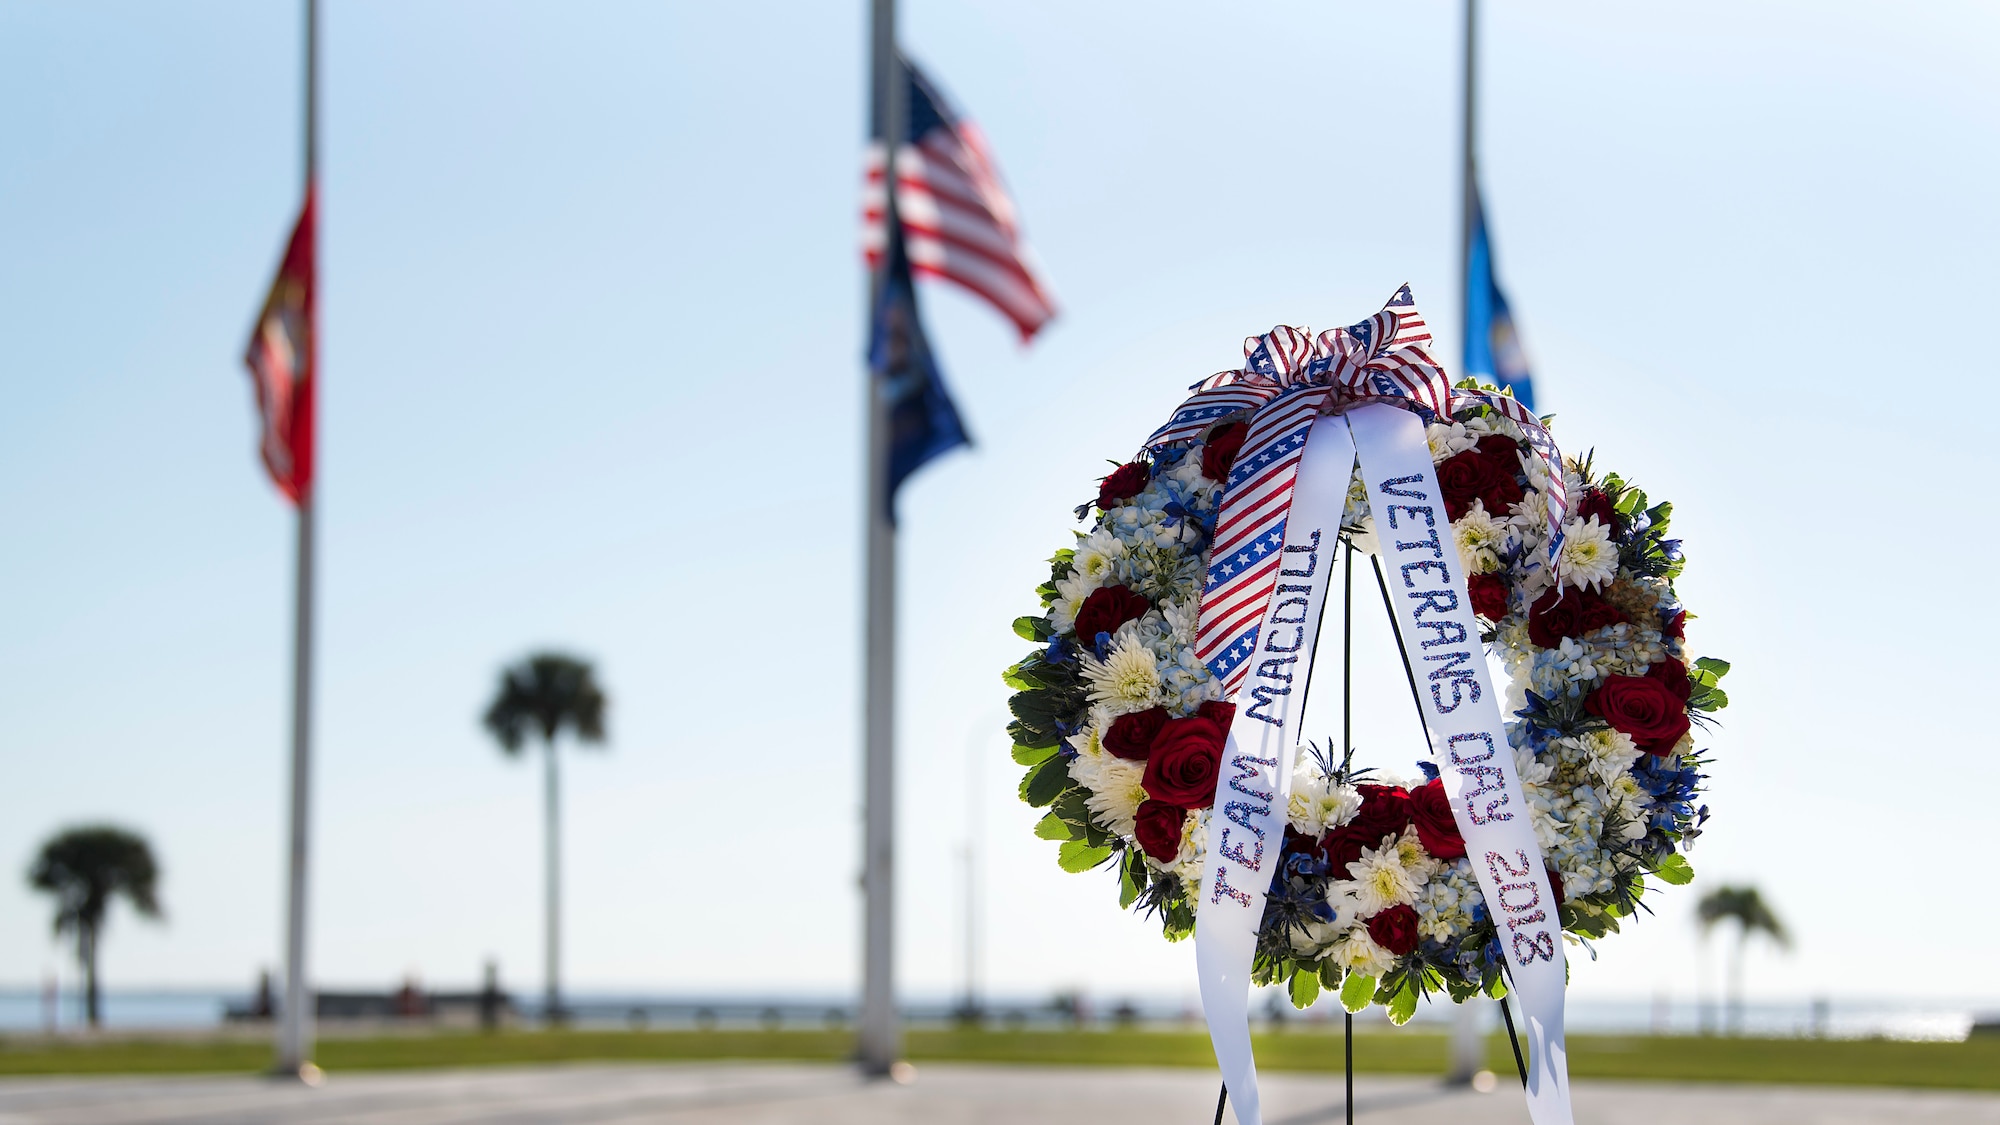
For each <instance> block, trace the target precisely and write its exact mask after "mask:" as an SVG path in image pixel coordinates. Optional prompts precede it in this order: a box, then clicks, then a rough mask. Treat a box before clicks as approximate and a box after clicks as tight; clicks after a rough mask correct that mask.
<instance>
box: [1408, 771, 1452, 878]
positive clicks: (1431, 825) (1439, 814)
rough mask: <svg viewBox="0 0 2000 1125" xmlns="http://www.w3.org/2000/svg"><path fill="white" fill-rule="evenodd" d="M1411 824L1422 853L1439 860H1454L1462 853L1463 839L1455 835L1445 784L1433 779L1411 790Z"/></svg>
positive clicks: (1449, 799) (1449, 800)
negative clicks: (1422, 846)
mask: <svg viewBox="0 0 2000 1125" xmlns="http://www.w3.org/2000/svg"><path fill="white" fill-rule="evenodd" d="M1410 822H1411V823H1412V824H1415V825H1416V826H1417V839H1418V840H1420V841H1422V843H1423V845H1424V850H1425V851H1427V852H1429V853H1431V854H1432V855H1433V856H1436V857H1437V858H1439V859H1457V858H1458V857H1460V856H1462V855H1464V854H1465V837H1463V836H1460V835H1459V834H1458V821H1457V820H1456V819H1454V818H1453V817H1452V815H1451V798H1450V797H1447V796H1445V792H1444V782H1443V781H1442V780H1438V779H1433V780H1432V781H1431V782H1430V783H1429V784H1427V785H1420V786H1418V787H1417V788H1415V789H1412V790H1410Z"/></svg>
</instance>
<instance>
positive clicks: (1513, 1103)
mask: <svg viewBox="0 0 2000 1125" xmlns="http://www.w3.org/2000/svg"><path fill="white" fill-rule="evenodd" d="M1355 1089H1356V1097H1355V1109H1356V1114H1355V1120H1356V1121H1358V1122H1360V1121H1365V1122H1370V1123H1374V1125H1390V1123H1395V1125H1489V1123H1490V1125H1503V1123H1504V1125H1525V1123H1526V1122H1527V1120H1528V1117H1527V1113H1526V1111H1525V1110H1524V1108H1523V1106H1522V1102H1521V1096H1520V1091H1519V1089H1518V1088H1512V1087H1510V1085H1509V1084H1507V1083H1505V1082H1503V1083H1501V1084H1500V1086H1499V1088H1498V1089H1496V1090H1495V1091H1494V1092H1493V1093H1490V1094H1477V1093H1472V1092H1470V1091H1447V1090H1445V1089H1442V1088H1441V1087H1439V1086H1438V1085H1437V1084H1436V1083H1435V1082H1432V1081H1428V1080H1424V1079H1412V1078H1384V1077H1366V1078H1362V1079H1358V1080H1357V1082H1356V1084H1355ZM1264 1091H1265V1093H1264V1098H1265V1107H1266V1108H1265V1121H1266V1122H1267V1123H1268V1125H1339V1123H1340V1122H1341V1121H1342V1120H1343V1119H1344V1115H1343V1112H1342V1100H1341V1099H1342V1094H1341V1079H1340V1076H1339V1075H1334V1076H1331V1077H1327V1076H1321V1075H1313V1076H1303V1075H1287V1074H1274V1075H1268V1076H1266V1078H1265V1081H1264ZM1215 1092H1216V1085H1215V1078H1214V1076H1213V1075H1210V1074H1206V1073H1203V1072H1200V1071H1192V1070H1111V1069H1074V1070H1065V1069H1054V1068H1043V1067H1002V1066H962V1065H943V1064H936V1065H926V1066H923V1067H921V1068H920V1069H919V1071H918V1073H917V1075H916V1080H915V1081H914V1082H913V1083H911V1084H910V1085H907V1086H897V1085H894V1084H891V1083H886V1082H883V1083H864V1082H861V1081H859V1080H858V1079H856V1078H855V1077H854V1076H853V1075H852V1073H851V1072H849V1071H847V1070H845V1069H842V1068H833V1067H824V1066H773V1065H762V1064H743V1065H730V1064H699V1065H682V1064H674V1065H601V1064H589V1065H568V1066H543V1067H518V1068H514V1067H509V1068H492V1069H481V1070H461V1071H443V1072H439V1071H429V1072H410V1073H379V1072H378V1073H369V1074H335V1075H332V1076H330V1077H329V1078H328V1079H327V1081H326V1084H325V1085H324V1086H323V1087H321V1088H319V1089H316V1090H310V1089H305V1088H303V1087H300V1086H297V1085H288V1084H281V1083H277V1082H271V1081H267V1080H262V1079H255V1078H201V1077H171V1078H12V1079H4V1080H0V1125H31V1123H32V1125H140V1123H147V1125H151V1123H174V1125H194V1123H201V1125H253V1123H254V1125H266V1123H270V1125H347V1123H361V1122H367V1123H371V1125H373V1123H379V1125H460V1123H471V1122H481V1123H494V1125H544V1123H547V1125H556V1123H562V1125H569V1123H578V1125H584V1123H587V1125H637V1123H639V1122H666V1123H669V1125H863V1123H867V1125H918V1123H922V1125H1029V1123H1034V1125H1042V1123H1046V1122H1061V1123H1063V1125H1125V1123H1127V1122H1130V1123H1133V1125H1141V1123H1143V1125H1208V1123H1209V1121H1210V1120H1211V1119H1212V1116H1213V1114H1214V1111H1215ZM1576 1109H1577V1114H1576V1117H1577V1121H1578V1122H1579V1123H1580V1125H1641V1123H1653V1122H1672V1123H1674V1125H1684V1123H1699V1125H1750V1123H1752V1122H1755V1123H1757V1125H1769V1123H1777V1122H1783V1123H1788V1125H1789V1123H1798V1125H1888V1123H1891V1122H1896V1123H1903V1122H1914V1123H1921V1125H1946V1123H1951V1125H1958V1123H1968V1125H1970V1123H1979V1125H2000V1095H1995V1094H1978V1093H1961V1092H1948V1091H1903V1090H1874V1089H1865V1088H1854V1089H1845V1088H1831V1087H1770V1086H1727V1085H1716V1086H1703V1085H1661V1084H1644V1083H1611V1082H1594V1083H1593V1082H1585V1083H1579V1084H1578V1086H1577V1089H1576ZM1231 1120H1233V1118H1232V1119H1231Z"/></svg>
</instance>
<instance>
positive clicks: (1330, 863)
mask: <svg viewBox="0 0 2000 1125" xmlns="http://www.w3.org/2000/svg"><path fill="white" fill-rule="evenodd" d="M1381 842H1382V840H1381V838H1380V837H1377V838H1375V839H1373V840H1370V841H1368V846H1369V847H1371V848H1372V847H1375V846H1376V845H1377V844H1380V843H1381ZM1319 854H1321V855H1323V856H1325V857H1326V866H1327V868H1328V870H1330V871H1332V872H1333V877H1334V878H1336V879H1345V878H1347V877H1348V876H1349V875H1350V874H1351V872H1349V871H1348V870H1347V865H1348V864H1350V863H1353V862H1354V861H1356V860H1358V859H1360V858H1361V834H1360V833H1358V832H1350V831H1348V830H1347V829H1346V828H1345V827H1341V828H1336V829H1334V830H1333V831H1331V832H1329V833H1327V834H1326V835H1324V836H1321V837H1320V838H1319Z"/></svg>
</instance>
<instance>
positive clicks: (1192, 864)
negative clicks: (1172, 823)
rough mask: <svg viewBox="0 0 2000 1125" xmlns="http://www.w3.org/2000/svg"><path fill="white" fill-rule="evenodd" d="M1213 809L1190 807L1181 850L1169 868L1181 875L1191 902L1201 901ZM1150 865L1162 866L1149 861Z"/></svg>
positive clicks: (1182, 828) (1182, 824)
mask: <svg viewBox="0 0 2000 1125" xmlns="http://www.w3.org/2000/svg"><path fill="white" fill-rule="evenodd" d="M1212 812H1213V810H1211V809H1190V810H1188V815H1187V819H1186V820H1184V821H1182V822H1181V850H1180V854H1179V855H1177V856H1175V857H1174V861H1173V863H1172V864H1170V865H1167V869H1168V870H1170V871H1172V872H1173V873H1174V874H1175V875H1177V876H1179V877H1180V881H1181V886H1182V887H1184V888H1186V889H1187V893H1188V900H1189V901H1190V902H1200V901H1201V877H1202V868H1203V866H1204V865H1205V862H1206V859H1205V857H1206V853H1207V851H1208V821H1209V816H1210V814H1211V813H1212ZM1147 862H1148V864H1149V865H1150V866H1155V867H1157V866H1160V865H1158V864H1153V863H1152V861H1150V860H1148V861H1147Z"/></svg>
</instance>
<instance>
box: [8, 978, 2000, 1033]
mask: <svg viewBox="0 0 2000 1125" xmlns="http://www.w3.org/2000/svg"><path fill="white" fill-rule="evenodd" d="M1274 998H1276V993H1275V992H1266V993H1265V994H1264V995H1262V996H1259V997H1258V998H1256V999H1255V1001H1254V1002H1253V1008H1252V1010H1253V1013H1254V1014H1255V1016H1256V1017H1257V1019H1258V1021H1259V1022H1260V1023H1262V1022H1268V1020H1269V1018H1270V1017H1271V1016H1272V1015H1273V1014H1275V1015H1277V1016H1278V1017H1279V1018H1280V1019H1282V1021H1283V1022H1284V1023H1285V1024H1286V1025H1288V1026H1306V1027H1310V1026H1314V1025H1317V1024H1321V1023H1329V1022H1332V1021H1333V1020H1336V1019H1338V1017H1339V1008H1338V1007H1337V1006H1336V1005H1335V1004H1334V1003H1333V1002H1332V1000H1331V998H1323V999H1322V1000H1321V1002H1320V1003H1319V1004H1317V1005H1315V1006H1314V1007H1313V1008H1312V1009H1310V1010H1308V1011H1305V1012H1297V1011H1294V1010H1293V1009H1292V1008H1291V1005H1290V1004H1289V1003H1284V1002H1283V1001H1282V1000H1281V999H1280V1002H1279V1003H1278V1004H1277V1005H1276V1006H1275V1007H1274V1006H1273V1005H1272V1004H1271V1002H1270V1001H1271V1000H1272V999H1274ZM247 999H248V997H247V995H246V994H245V993H244V992H241V991H230V990H225V989H199V988H189V989H135V990H121V989H112V990H108V991H107V992H106V993H105V995H104V1022H105V1026H106V1027H108V1028H111V1029H114V1030H118V1029H123V1030H130V1031H140V1030H190V1031H194V1030H202V1029H207V1028H215V1027H219V1026H221V1025H222V1022H223V1012H224V1010H225V1008H227V1007H230V1006H239V1007H240V1006H242V1005H243V1004H244V1003H245V1002H246V1000H247ZM520 999H521V1001H522V1002H523V1004H524V1011H523V1014H524V1015H526V1016H527V1017H529V1018H530V1019H533V1018H535V1017H537V1016H538V1015H539V1012H538V1011H537V1010H536V1006H535V1004H534V1003H533V998H531V997H521V998H520ZM1078 999H1079V1000H1080V1004H1079V1007H1080V1009H1081V1010H1080V1012H1079V1013H1078V1015H1080V1016H1081V1019H1082V1021H1083V1022H1084V1023H1085V1024H1088V1025H1091V1026H1106V1025H1110V1024H1113V1023H1117V1022H1120V1021H1123V1020H1136V1021H1138V1022H1140V1023H1144V1024H1148V1025H1152V1026H1159V1025H1161V1024H1176V1023H1180V1024H1187V1025H1190V1026H1192V1025H1197V1024H1198V1023H1199V1020H1200V1010H1199V1006H1198V1005H1196V1004H1195V1003H1194V1002H1193V1000H1192V999H1187V1000H1167V999H1161V998H1150V999H1139V998H1124V997H1119V996H1116V995H1106V996H1085V997H1080V998H1078ZM570 1004H571V1005H572V1006H573V1007H574V1008H575V1015H576V1017H577V1019H578V1022H580V1023H584V1024H590V1025H598V1026H607V1025H617V1026H641V1025H643V1026H648V1027H661V1028H670V1027H694V1026H746V1027H749V1026H766V1027H769V1026H778V1027H793V1028H804V1027H828V1026H840V1025H842V1024H843V1023H846V1022H849V1021H851V1020H852V1018H853V1012H852V1010H851V1000H850V999H849V998H846V997H838V996H832V995H820V996H810V995H808V996H785V997H775V996H768V995H765V996H759V995H752V994H733V995H731V994H717V995H712V996H689V995H684V994H683V995H663V994H659V993H638V992H631V993H612V992H582V993H576V994H573V995H572V996H571V997H570ZM955 1006H956V1002H955V1001H952V1000H947V999H942V998H939V997H937V996H935V995H931V996H918V997H914V998H912V999H911V1000H910V1001H909V1002H908V1011H907V1015H908V1018H909V1019H910V1020H911V1021H912V1022H914V1023H918V1024H925V1023H941V1022H944V1021H946V1020H948V1019H950V1018H951V1013H952V1010H953V1008H954V1007H955ZM982 1006H983V1007H984V1009H985V1010H986V1013H987V1016H988V1018H989V1019H990V1020H991V1021H992V1022H993V1023H994V1024H996V1025H1001V1026H1008V1025H1011V1026H1029V1027H1048V1026H1058V1025H1062V1024H1067V1023H1071V1022H1073V1020H1074V1019H1075V1018H1076V1017H1075V1016H1072V1015H1071V1014H1070V1012H1069V1011H1067V1010H1065V1009H1059V1008H1057V1007H1056V1006H1054V1004H1053V1003H1052V1002H1051V1000H1050V998H1048V997H1046V996H1042V997H1027V996H999V997H994V998H992V999H990V1000H988V1001H986V1002H985V1003H984V1004H983V1005H982ZM1486 1009H1487V1010H1486V1012H1485V1015H1484V1017H1483V1018H1484V1019H1485V1020H1487V1021H1490V1022H1492V1023H1495V1024H1497V1023H1498V1022H1499V1017H1498V1014H1497V1012H1496V1011H1495V1010H1494V1009H1493V1007H1492V1006H1491V1005H1487V1006H1486ZM46 1017H47V1009H46V1008H45V1005H44V998H43V996H42V994H41V993H40V992H39V991H36V990H32V989H0V1033H5V1032H14V1033H19V1032H35V1031H40V1030H42V1029H43V1028H44V1026H45V1021H46ZM55 1017H56V1018H55V1026H56V1028H57V1029H58V1030H60V1031H69V1030H74V1029H78V1028H81V1027H82V1026H83V1023H84V1021H83V1004H82V995H81V993H77V992H70V991H68V990H65V991H63V992H62V993H61V994H60V996H59V997H58V1002H57V1005H56V1012H55ZM1450 1018H1451V1009H1450V1006H1449V1005H1440V1004H1427V1005H1424V1006H1423V1007H1421V1008H1419V1009H1418V1012H1417V1017H1416V1020H1415V1021H1414V1022H1415V1023H1416V1024H1417V1025H1419V1026H1436V1025H1439V1024H1442V1023H1445V1022H1447V1021H1448V1020H1449V1019H1450ZM1996 1018H2000V999H1992V1000H1985V1001H1982V1000H1978V999H1974V1000H1968V1001H1959V1002H1951V1001H1937V1000H1902V1001H1898V1000H1885V999H1869V998H1846V999H1843V998H1834V999H1832V1000H1830V1001H1826V1002H1823V1003H1821V1004H1815V1003H1814V1002H1813V1001H1810V1000H1797V1001H1760V1002H1754V1003H1751V1004H1748V1005H1746V1006H1745V1010H1744V1013H1743V1030H1744V1031H1745V1032H1746V1033H1748V1034H1752V1035H1774V1036H1805V1035H1824V1036H1827V1037H1830V1038H1839V1039H1856V1038H1877V1037H1879V1038H1888V1039H1903V1040H1959V1039H1964V1038H1965V1037H1966V1034H1967V1033H1968V1032H1969V1031H1970V1029H1971V1027H1972V1024H1973V1022H1974V1021H1975V1020H1993V1019H1996ZM1722 1019H1723V1014H1722V1012H1721V1010H1720V1007H1719V1005H1716V1006H1711V1007H1710V1009H1709V1011H1708V1013H1707V1020H1708V1023H1709V1024H1710V1025H1712V1026H1715V1027H1717V1028H1720V1025H1721V1021H1722ZM1361 1022H1363V1023H1366V1024H1373V1023H1377V1022H1386V1020H1385V1017H1383V1016H1382V1015H1381V1013H1380V1011H1379V1010H1375V1011H1371V1012H1370V1013H1368V1014H1367V1016H1365V1017H1363V1018H1362V1020H1361ZM1567 1023H1568V1026H1569V1029H1570V1030H1572V1031H1577V1032H1599V1033H1628V1034H1646V1033H1655V1034H1675V1035H1687V1034H1694V1033H1697V1032H1699V1031H1701V1030H1702V1029H1703V1026H1704V1019H1703V1012H1702V1010H1701V1008H1699V1007H1698V1006H1697V1005H1696V1004H1695V1003H1694V1002H1693V1001H1692V1000H1690V999H1688V998H1686V997H1676V998H1661V999H1653V1000H1646V999H1630V1000H1619V999H1610V1000H1600V999H1588V998H1580V997H1572V998H1571V999H1570V1002H1569V1005H1568V1012H1567Z"/></svg>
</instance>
